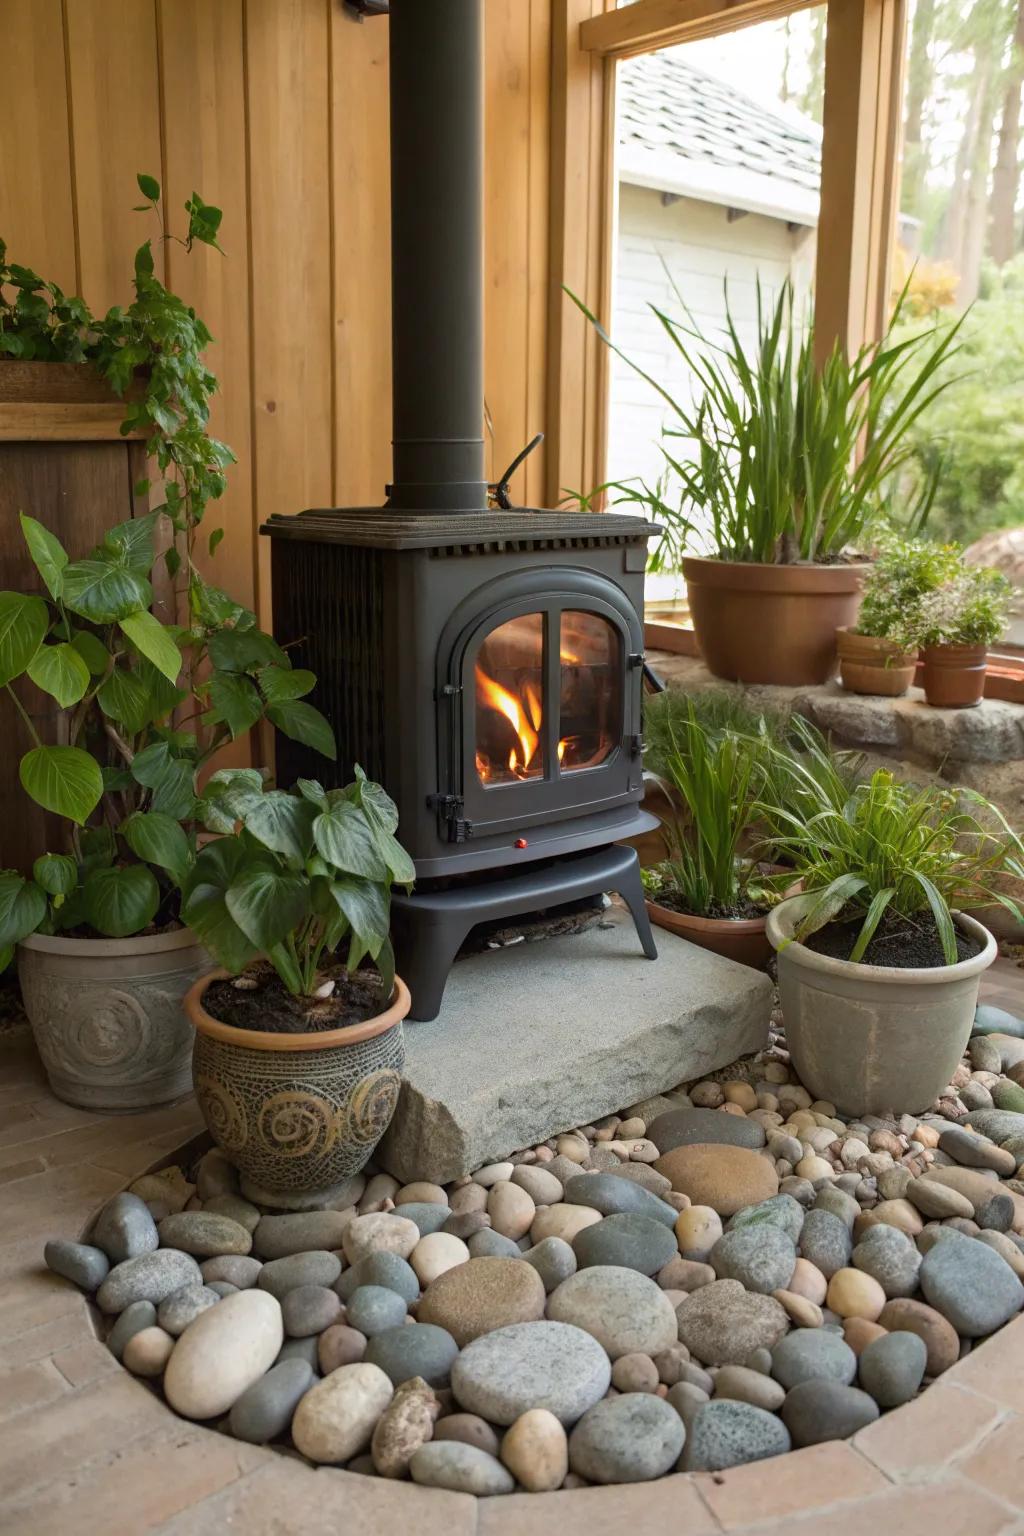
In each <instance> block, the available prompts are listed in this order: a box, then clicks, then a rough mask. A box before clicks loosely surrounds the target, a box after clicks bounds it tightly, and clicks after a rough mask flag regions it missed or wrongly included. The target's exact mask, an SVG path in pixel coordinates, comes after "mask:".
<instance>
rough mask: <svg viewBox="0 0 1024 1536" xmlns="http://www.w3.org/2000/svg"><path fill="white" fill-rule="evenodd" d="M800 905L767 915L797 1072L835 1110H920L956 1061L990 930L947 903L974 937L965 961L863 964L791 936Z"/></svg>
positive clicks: (990, 947) (989, 951) (986, 961)
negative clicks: (823, 951) (977, 946)
mask: <svg viewBox="0 0 1024 1536" xmlns="http://www.w3.org/2000/svg"><path fill="white" fill-rule="evenodd" d="M803 910H804V904H803V900H802V899H801V898H800V897H797V898H796V900H795V901H784V902H782V903H781V904H780V905H779V906H777V907H775V908H773V910H772V911H771V912H770V913H769V914H768V937H769V939H770V940H771V943H772V944H773V946H774V947H775V949H776V950H778V954H779V997H780V999H781V1002H782V1012H783V1016H784V1018H785V1020H786V1045H787V1046H788V1048H789V1051H790V1054H791V1056H792V1058H793V1065H794V1066H795V1067H796V1070H797V1073H798V1075H799V1078H800V1081H801V1082H802V1083H803V1084H804V1086H805V1088H807V1089H808V1091H809V1092H810V1093H813V1094H814V1096H815V1098H816V1099H824V1100H825V1101H826V1102H827V1103H830V1104H834V1105H835V1106H836V1108H837V1109H838V1110H839V1111H840V1113H842V1114H844V1115H886V1114H891V1113H892V1112H893V1111H895V1112H896V1113H899V1112H900V1111H901V1110H906V1111H907V1112H908V1113H909V1114H912V1115H916V1114H920V1113H921V1112H922V1111H923V1110H926V1109H927V1108H928V1106H929V1105H930V1104H931V1103H932V1101H933V1100H934V1099H935V1098H936V1096H937V1095H938V1094H939V1093H941V1092H942V1089H943V1088H944V1087H945V1086H946V1084H947V1083H948V1082H949V1080H950V1078H951V1077H952V1075H953V1073H954V1072H955V1071H956V1069H957V1067H958V1066H959V1065H960V1060H961V1057H962V1056H963V1053H964V1051H965V1049H966V1047H967V1041H968V1039H969V1038H970V1033H971V1028H972V1026H973V1024H974V1010H975V1007H976V1006H977V1002H978V986H979V983H980V981H981V974H982V972H983V971H985V970H987V968H988V967H989V966H990V965H991V964H992V962H993V960H994V959H995V958H996V954H997V952H998V950H997V945H996V941H995V939H994V938H993V937H992V935H991V934H990V933H987V932H986V930H985V929H984V928H982V926H981V924H980V923H976V922H975V921H974V919H973V918H971V917H968V916H967V915H966V913H963V912H954V914H953V920H954V922H955V923H956V925H957V927H958V928H960V929H961V930H962V931H963V932H964V933H967V934H969V935H970V936H971V937H972V938H973V939H975V940H976V941H977V942H978V943H980V944H981V946H982V948H981V949H980V950H979V952H978V954H976V955H972V956H971V958H970V959H969V960H960V961H958V963H957V964H956V965H935V966H915V967H912V968H911V967H908V968H907V969H906V970H901V969H899V967H897V966H888V965H863V964H861V963H860V962H855V961H852V960H836V959H833V957H832V956H831V955H820V954H818V953H817V951H816V950H813V949H808V948H807V947H806V945H804V944H801V943H799V942H798V941H797V940H796V939H794V938H793V931H794V929H795V927H796V924H797V922H798V921H799V919H800V917H801V916H802V913H803Z"/></svg>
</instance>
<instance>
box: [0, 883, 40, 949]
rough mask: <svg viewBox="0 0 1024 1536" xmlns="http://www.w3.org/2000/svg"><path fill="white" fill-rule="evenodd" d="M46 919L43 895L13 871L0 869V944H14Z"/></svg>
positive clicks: (33, 931) (36, 886)
mask: <svg viewBox="0 0 1024 1536" xmlns="http://www.w3.org/2000/svg"><path fill="white" fill-rule="evenodd" d="M45 916H46V896H45V894H44V892H43V891H41V890H40V889H39V887H38V885H33V884H32V882H31V880H24V879H22V877H21V875H19V874H16V873H15V871H14V870H13V869H4V870H0V945H3V946H4V947H6V946H7V945H8V944H18V943H20V942H21V940H22V939H24V938H27V937H28V935H29V934H30V933H35V931H36V929H37V928H38V927H39V924H40V923H41V922H42V920H43V918H44V917H45Z"/></svg>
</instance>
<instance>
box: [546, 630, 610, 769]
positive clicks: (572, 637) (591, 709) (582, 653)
mask: <svg viewBox="0 0 1024 1536" xmlns="http://www.w3.org/2000/svg"><path fill="white" fill-rule="evenodd" d="M559 659H560V662H561V668H560V671H561V688H560V698H559V727H558V735H559V741H558V761H559V764H560V766H561V771H562V772H563V773H569V772H572V771H573V770H575V769H578V768H593V767H596V765H597V764H598V763H602V762H604V760H605V758H607V757H609V756H610V755H611V753H612V752H613V751H614V749H615V747H616V745H617V744H618V742H619V741H620V740H621V737H622V641H621V639H620V636H619V632H618V630H617V629H616V628H615V626H614V625H613V624H610V623H609V622H608V620H607V619H602V618H601V617H600V616H599V615H598V614H596V613H584V612H581V611H578V610H575V609H567V610H566V611H565V612H564V613H563V614H562V629H561V637H560V641H559Z"/></svg>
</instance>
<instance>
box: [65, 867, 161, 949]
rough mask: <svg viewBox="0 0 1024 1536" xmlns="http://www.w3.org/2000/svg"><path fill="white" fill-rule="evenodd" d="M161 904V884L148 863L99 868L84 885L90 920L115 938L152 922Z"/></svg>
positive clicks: (86, 906)
mask: <svg viewBox="0 0 1024 1536" xmlns="http://www.w3.org/2000/svg"><path fill="white" fill-rule="evenodd" d="M159 905H160V887H159V886H158V885H157V883H156V877H155V876H154V874H153V871H152V870H151V869H147V868H146V866H145V865H144V864H127V865H125V866H123V867H118V866H113V867H111V868H110V869H98V870H96V872H95V874H92V875H90V876H89V878H88V879H87V880H86V882H85V885H84V886H83V888H82V910H83V912H84V914H85V919H86V922H88V923H89V924H90V926H91V927H93V928H95V929H96V932H97V933H102V934H105V935H106V936H107V937H108V938H111V939H126V938H128V937H129V935H131V934H133V933H139V932H140V930H141V929H143V928H145V927H146V925H147V923H151V922H152V921H153V918H154V917H155V916H156V910H157V908H158V907H159Z"/></svg>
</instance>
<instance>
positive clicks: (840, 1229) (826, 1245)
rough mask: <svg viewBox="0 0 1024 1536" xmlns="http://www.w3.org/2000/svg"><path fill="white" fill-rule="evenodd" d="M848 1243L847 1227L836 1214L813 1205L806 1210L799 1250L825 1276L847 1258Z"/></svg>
mask: <svg viewBox="0 0 1024 1536" xmlns="http://www.w3.org/2000/svg"><path fill="white" fill-rule="evenodd" d="M852 1247H853V1242H852V1239H851V1237H850V1230H849V1228H848V1227H847V1225H846V1223H845V1221H843V1220H841V1218H840V1217H838V1216H836V1215H834V1214H833V1212H832V1211H825V1210H819V1209H817V1208H815V1209H814V1210H810V1211H808V1212H807V1215H806V1217H805V1218H804V1225H803V1230H802V1232H801V1233H800V1254H801V1257H802V1258H805V1259H806V1260H807V1261H808V1263H810V1264H813V1265H814V1267H815V1269H818V1270H820V1271H821V1273H822V1274H823V1275H824V1276H825V1278H826V1280H831V1278H832V1276H833V1275H834V1274H835V1273H836V1270H838V1269H842V1268H843V1267H844V1266H845V1265H846V1264H848V1263H849V1262H850V1252H851V1249H852Z"/></svg>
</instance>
